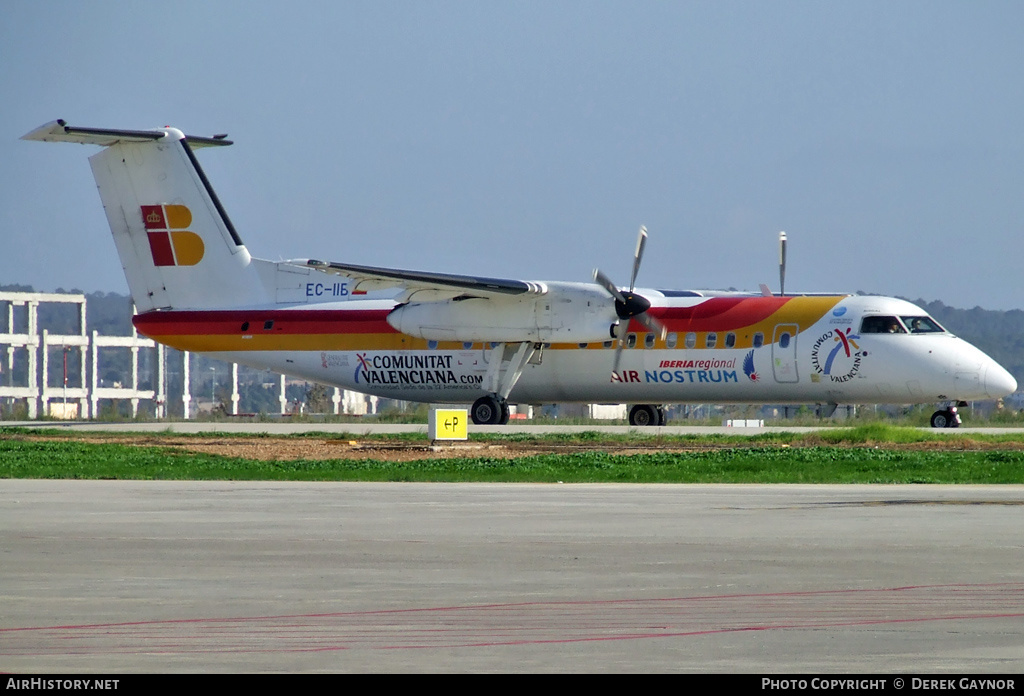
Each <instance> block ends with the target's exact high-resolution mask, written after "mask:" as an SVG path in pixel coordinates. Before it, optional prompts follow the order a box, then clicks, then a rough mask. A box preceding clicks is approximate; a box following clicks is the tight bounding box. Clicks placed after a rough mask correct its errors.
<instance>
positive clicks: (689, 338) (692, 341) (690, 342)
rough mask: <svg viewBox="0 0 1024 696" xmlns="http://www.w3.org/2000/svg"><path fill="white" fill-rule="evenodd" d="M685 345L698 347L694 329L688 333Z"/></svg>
mask: <svg viewBox="0 0 1024 696" xmlns="http://www.w3.org/2000/svg"><path fill="white" fill-rule="evenodd" d="M684 345H686V347H687V348H696V347H697V334H695V333H693V332H692V331H691V332H690V333H688V334H686V343H685V344H684Z"/></svg>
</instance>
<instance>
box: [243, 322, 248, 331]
mask: <svg viewBox="0 0 1024 696" xmlns="http://www.w3.org/2000/svg"><path fill="white" fill-rule="evenodd" d="M248 330H249V322H247V321H243V322H242V331H248Z"/></svg>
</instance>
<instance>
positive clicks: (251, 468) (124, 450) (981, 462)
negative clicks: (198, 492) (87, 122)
mask: <svg viewBox="0 0 1024 696" xmlns="http://www.w3.org/2000/svg"><path fill="white" fill-rule="evenodd" d="M0 478H61V479H165V480H207V481H208V480H232V481H256V480H263V481H434V482H538V483H553V482H565V483H624V482H629V483H960V484H1020V483H1024V451H1019V450H988V451H941V452H930V451H913V450H909V451H908V450H891V449H885V448H872V447H848V446H847V447H832V446H811V447H779V446H757V447H743V448H728V449H718V450H713V451H704V452H687V453H674V452H673V453H667V452H659V453H650V454H637V455H630V456H620V455H612V454H607V453H603V452H584V453H574V454H545V455H535V456H526V457H520V458H515V459H502V458H488V457H470V458H457V459H456V458H451V459H443V458H438V459H423V460H417V461H412V462H389V461H380V460H352V459H334V460H323V461H321V460H316V461H312V460H294V461H261V460H250V459H243V458H237V457H226V456H221V455H213V454H196V453H190V452H183V451H180V450H175V449H173V448H166V447H140V446H132V445H125V444H112V443H90V442H81V441H74V440H51V441H28V440H19V439H2V440H0Z"/></svg>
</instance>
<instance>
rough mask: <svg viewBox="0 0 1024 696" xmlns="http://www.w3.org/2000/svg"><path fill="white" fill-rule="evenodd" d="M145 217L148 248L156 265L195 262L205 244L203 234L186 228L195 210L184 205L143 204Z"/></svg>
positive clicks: (143, 217)
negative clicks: (200, 234)
mask: <svg viewBox="0 0 1024 696" xmlns="http://www.w3.org/2000/svg"><path fill="white" fill-rule="evenodd" d="M142 220H143V222H144V223H145V225H146V235H147V236H148V237H149V249H150V251H151V252H153V263H154V264H155V265H157V266H195V265H196V264H197V263H199V262H200V261H202V259H203V254H204V253H206V247H205V246H204V245H203V240H202V238H201V237H200V236H199V235H198V234H196V233H195V232H190V231H189V230H188V229H187V228H188V226H189V225H191V224H192V211H191V210H189V209H188V208H187V207H186V206H183V205H144V206H142Z"/></svg>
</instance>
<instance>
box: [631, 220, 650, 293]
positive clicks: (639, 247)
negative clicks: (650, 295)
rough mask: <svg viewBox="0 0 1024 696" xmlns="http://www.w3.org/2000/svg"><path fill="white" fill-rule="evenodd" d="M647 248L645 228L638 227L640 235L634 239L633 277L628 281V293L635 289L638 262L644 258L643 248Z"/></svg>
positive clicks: (638, 267)
mask: <svg viewBox="0 0 1024 696" xmlns="http://www.w3.org/2000/svg"><path fill="white" fill-rule="evenodd" d="M645 246H647V228H646V227H644V226H643V225H641V226H640V234H639V235H637V238H636V252H634V254H633V275H632V277H631V278H630V279H629V291H630V292H633V288H635V287H636V276H637V273H639V272H640V261H641V260H642V259H643V258H644V247H645Z"/></svg>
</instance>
